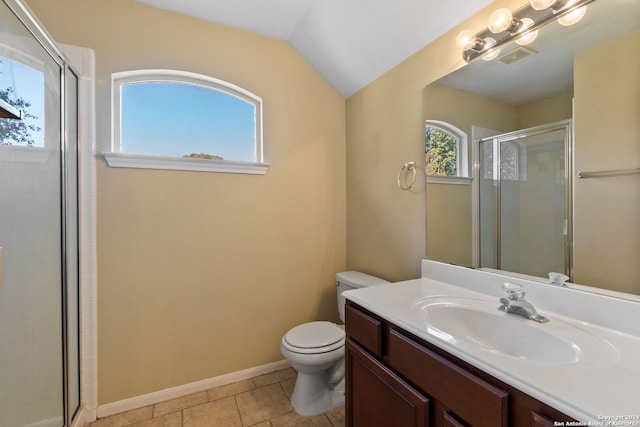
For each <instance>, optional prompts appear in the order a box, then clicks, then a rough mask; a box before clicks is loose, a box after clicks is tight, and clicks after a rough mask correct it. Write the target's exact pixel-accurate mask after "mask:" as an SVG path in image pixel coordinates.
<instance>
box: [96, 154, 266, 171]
mask: <svg viewBox="0 0 640 427" xmlns="http://www.w3.org/2000/svg"><path fill="white" fill-rule="evenodd" d="M102 155H103V156H104V158H105V160H106V161H107V164H108V165H109V167H112V168H132V169H164V170H179V171H197V172H220V173H243V174H251V175H264V174H265V173H266V172H267V168H268V167H269V163H254V162H241V161H232V160H209V159H191V158H182V157H165V156H153V155H146V154H130V153H102Z"/></svg>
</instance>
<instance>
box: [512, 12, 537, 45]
mask: <svg viewBox="0 0 640 427" xmlns="http://www.w3.org/2000/svg"><path fill="white" fill-rule="evenodd" d="M532 25H533V19H531V18H522V30H520V32H525V31H527V28H529V27H531V26H532ZM536 37H538V30H535V31H532V32H530V33H528V34H525V35H523V36H522V37H520V38H518V39H516V43H518V44H519V45H520V46H526V45H528V44H529V43H531V42H533V41H534V40H535V39H536Z"/></svg>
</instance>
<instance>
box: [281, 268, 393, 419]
mask: <svg viewBox="0 0 640 427" xmlns="http://www.w3.org/2000/svg"><path fill="white" fill-rule="evenodd" d="M384 283H389V282H387V281H386V280H383V279H380V278H378V277H374V276H370V275H368V274H364V273H360V272H357V271H345V272H342V273H338V274H336V287H337V294H338V312H339V313H340V320H342V322H343V323H344V305H345V298H344V297H343V296H342V293H343V292H344V291H348V290H351V289H358V288H363V287H367V286H376V285H382V284H384ZM344 343H345V332H344V326H343V325H337V324H335V323H332V322H325V321H317V322H309V323H303V324H302V325H298V326H296V327H294V328H292V329H291V330H289V332H287V333H286V334H285V335H284V336H283V337H282V343H281V345H280V351H281V352H282V355H283V356H284V357H285V358H286V359H287V360H288V361H289V363H290V364H291V366H292V367H293V368H294V369H295V370H296V371H298V378H297V380H296V385H295V388H294V390H293V395H292V396H291V405H292V406H293V408H294V409H295V410H296V412H298V413H299V414H300V415H305V416H311V415H319V414H324V413H326V412H329V411H331V410H332V409H334V408H337V407H339V406H342V405H343V404H344Z"/></svg>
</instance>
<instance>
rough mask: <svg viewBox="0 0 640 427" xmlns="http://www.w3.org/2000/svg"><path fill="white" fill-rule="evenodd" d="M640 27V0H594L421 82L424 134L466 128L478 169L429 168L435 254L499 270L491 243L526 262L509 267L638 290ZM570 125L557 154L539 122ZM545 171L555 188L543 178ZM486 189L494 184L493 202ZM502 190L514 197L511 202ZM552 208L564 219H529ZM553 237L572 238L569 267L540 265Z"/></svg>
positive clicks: (566, 252) (567, 245) (431, 253)
mask: <svg viewBox="0 0 640 427" xmlns="http://www.w3.org/2000/svg"><path fill="white" fill-rule="evenodd" d="M639 28H640V2H638V1H635V0H606V1H605V0H597V1H594V2H593V3H591V4H589V5H588V9H587V13H586V15H585V16H584V18H583V19H582V20H581V21H580V22H578V23H577V24H575V25H574V26H571V27H563V26H561V25H559V24H558V23H557V22H552V23H550V24H548V25H546V26H545V27H544V28H542V29H541V30H540V33H539V35H538V38H537V39H536V40H535V41H534V42H533V43H531V44H530V45H528V46H525V47H520V46H518V45H516V44H510V45H506V46H503V48H502V52H501V54H500V55H499V56H498V58H497V59H494V60H493V61H483V60H481V59H480V60H476V61H474V62H472V63H470V64H468V65H466V66H465V67H463V68H461V69H459V70H457V71H455V72H453V73H451V74H449V75H447V76H445V77H443V78H441V79H440V80H438V81H436V82H434V83H432V84H430V85H428V86H427V87H426V88H425V89H424V95H423V96H424V114H425V115H424V118H425V124H426V126H427V127H426V128H425V136H426V138H429V128H428V126H429V123H446V124H448V125H450V126H451V127H452V128H454V129H460V130H461V131H463V132H464V133H465V134H466V136H467V138H468V141H469V142H468V152H469V155H468V158H469V163H470V164H469V170H471V171H472V173H471V176H470V177H464V176H455V174H454V176H452V177H442V176H433V175H427V186H426V188H427V190H426V203H427V236H428V238H427V258H428V259H432V260H436V261H442V262H447V263H452V264H457V265H463V266H469V267H474V268H478V267H490V268H501V267H500V265H499V264H498V265H496V264H495V263H492V264H487V261H482V260H483V259H486V255H487V253H488V252H487V251H493V252H494V255H495V254H498V255H499V254H500V253H502V256H506V257H510V258H512V259H516V260H517V262H511V263H509V264H508V266H507V267H502V269H503V270H505V271H509V272H512V273H522V274H527V275H532V274H533V275H536V276H539V277H543V279H541V280H544V281H548V279H547V278H546V277H544V276H546V274H545V272H550V271H558V269H562V268H566V270H565V271H566V272H567V273H568V275H569V276H571V282H574V283H578V284H580V285H587V286H589V287H596V288H602V289H607V290H613V291H617V292H622V293H624V294H626V295H629V294H634V295H640V174H639V173H638V172H639V171H640V169H639V168H640V120H639V119H638V117H640V55H639V52H640V29H639ZM478 30H479V29H478ZM567 123H568V128H567V129H568V132H567V136H566V137H565V136H557V138H556V139H557V140H558V141H560V140H562V141H565V142H566V145H565V146H564V148H562V149H560V148H558V147H562V145H561V144H560V145H558V144H556V145H555V147H556V148H554V150H555V151H553V152H552V151H550V149H548V147H549V144H548V142H540V141H541V138H539V137H538V132H540V130H541V129H547V128H548V127H551V128H554V129H556V128H557V127H558V126H564V125H567ZM496 135H498V136H496ZM530 136H534V138H529V137H530ZM565 138H566V139H565ZM483 142H491V144H486V145H483ZM502 142H510V143H511V145H512V146H513V147H512V148H511V151H509V150H507V149H506V148H507V147H505V146H503V145H501V144H502ZM425 143H426V141H425ZM514 147H515V148H514ZM492 153H493V154H492ZM500 153H503V154H502V156H503V157H504V159H507V160H508V159H511V166H509V165H506V166H504V163H502V160H501V157H500ZM509 153H511V154H509ZM494 154H495V155H494ZM426 157H427V159H426V161H427V162H428V161H429V157H434V155H433V153H431V154H429V153H427V156H426ZM487 162H488V163H487ZM492 162H495V165H494V164H493V163H492ZM487 165H489V166H487ZM435 169H436V168H433V167H429V166H428V167H427V170H435ZM461 169H464V166H463V167H462V168H461ZM491 170H493V172H494V173H493V175H492V174H491ZM543 172H544V173H546V174H547V175H545V176H546V177H547V178H545V179H546V181H548V182H549V183H550V184H549V185H550V186H549V187H539V186H538V184H534V182H535V179H534V176H535V175H537V174H542V173H543ZM603 172H604V173H603ZM609 172H612V173H609ZM508 173H511V175H512V176H513V177H514V178H512V179H509V178H508ZM500 176H502V178H501V181H500V179H498V178H497V177H500ZM580 176H584V177H583V178H581V177H580ZM543 181H544V180H543ZM500 183H501V184H500ZM527 186H528V188H529V189H527V190H525V187H527ZM562 186H564V187H563V188H564V190H562V191H561V190H560V187H562ZM483 187H485V188H488V189H490V190H491V191H492V192H493V193H491V194H493V195H492V196H490V197H489V198H488V199H487V198H486V197H485V196H483V195H482V194H483V193H482V191H483ZM496 187H499V189H500V193H498V194H499V196H495V194H496V190H495V188H496ZM531 188H534V190H535V191H531V190H530V189H531ZM505 191H511V192H512V193H515V194H516V195H517V197H516V198H510V199H509V200H510V202H508V203H506V202H505V200H506V196H505ZM500 195H501V196H502V200H500ZM509 197H511V196H509ZM496 199H498V201H496ZM547 201H551V202H553V203H555V205H554V204H553V203H552V205H549V206H548V205H545V203H546V202H547ZM550 206H551V207H550ZM553 206H555V207H553ZM516 211H517V212H518V215H517V219H512V218H511V216H512V214H514V212H516ZM487 212H493V213H494V214H493V216H492V218H493V219H492V220H490V221H489V225H486V224H484V223H481V218H483V216H482V215H485V214H486V213H487ZM495 212H499V213H500V214H496V213H495ZM551 216H555V220H558V218H559V221H560V222H559V224H560V225H559V227H558V223H557V222H556V225H555V226H549V225H547V223H545V222H544V221H543V222H540V221H538V222H535V221H534V222H532V220H534V219H536V220H539V219H540V218H545V217H551ZM483 221H484V220H483ZM505 222H506V223H507V224H508V225H507V226H505V225H503V224H504V223H505ZM487 227H488V228H489V229H501V230H502V233H501V234H502V236H501V237H500V238H499V239H498V240H496V245H497V246H501V245H502V246H504V247H502V248H500V249H501V250H496V248H495V246H496V245H494V247H491V245H489V243H490V242H488V241H487V240H488V239H491V237H485V236H488V235H491V234H493V238H494V239H495V234H496V233H485V232H483V230H485V228H487ZM498 234H500V233H498ZM558 234H560V235H561V236H560V238H558V237H559V236H558ZM545 235H549V236H551V237H550V238H553V239H555V241H556V243H554V245H556V246H557V245H559V244H562V245H564V247H562V248H561V249H560V251H561V252H562V254H561V255H559V256H561V257H562V256H564V257H565V258H566V264H565V265H564V266H559V267H554V268H553V269H552V267H546V264H543V258H545V257H546V256H548V255H549V253H550V252H552V250H551V249H550V248H551V243H550V240H545V238H544V236H545ZM505 236H507V237H508V238H511V240H514V241H516V243H517V245H513V244H510V245H507V244H506V243H505ZM563 238H564V243H558V242H562V241H563ZM536 245H537V246H536ZM487 247H490V249H487ZM518 251H520V252H518ZM553 251H556V250H555V249H554V250H553ZM556 252H557V251H556ZM505 253H506V254H505ZM515 255H517V256H515ZM489 258H492V257H489ZM493 258H495V256H494V257H493ZM494 261H495V260H494ZM483 263H484V264H483ZM505 264H506V263H505ZM525 264H526V265H527V267H525ZM556 265H560V264H556ZM532 266H535V267H537V268H538V269H537V270H536V269H535V268H532ZM532 272H535V273H532ZM559 272H561V273H562V272H563V271H559Z"/></svg>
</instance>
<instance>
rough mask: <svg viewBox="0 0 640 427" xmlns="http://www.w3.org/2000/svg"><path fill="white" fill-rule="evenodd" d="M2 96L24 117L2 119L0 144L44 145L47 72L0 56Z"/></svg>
mask: <svg viewBox="0 0 640 427" xmlns="http://www.w3.org/2000/svg"><path fill="white" fill-rule="evenodd" d="M0 99H2V100H3V101H5V102H7V103H8V104H9V105H11V106H13V107H15V108H17V109H18V110H20V111H22V119H21V120H16V119H0V145H17V146H30V147H44V132H43V130H42V129H43V128H44V104H45V102H44V73H43V72H41V71H38V70H36V69H34V68H31V67H29V66H28V65H25V64H23V63H21V62H18V61H14V60H12V59H9V58H6V57H4V56H0Z"/></svg>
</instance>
